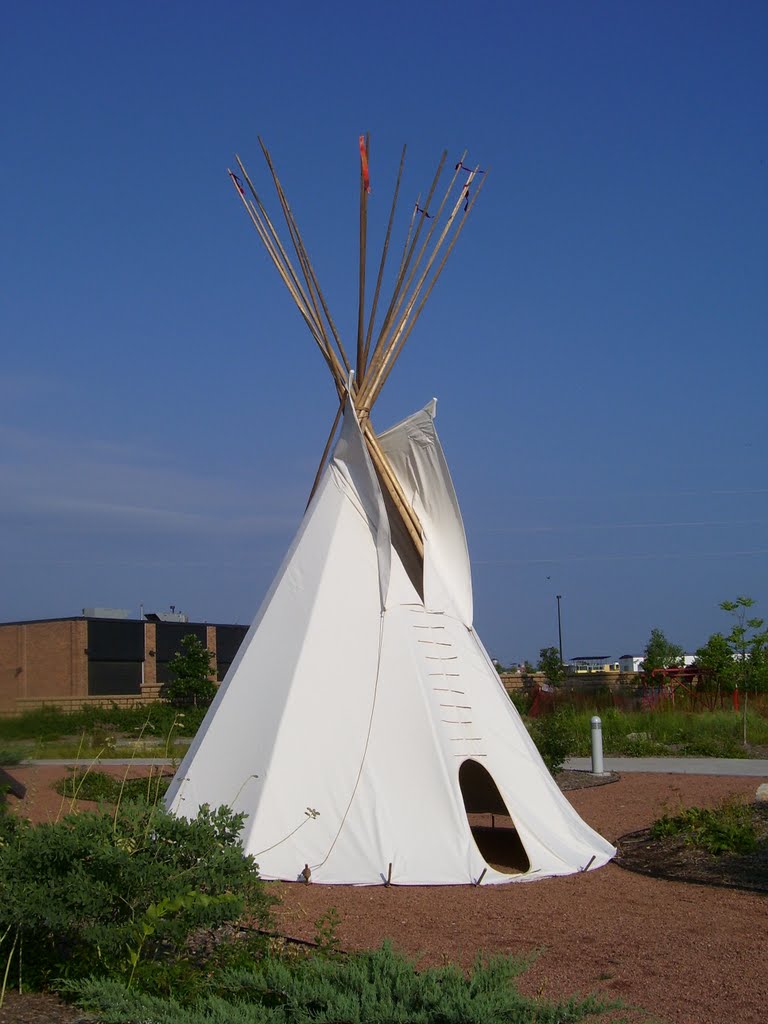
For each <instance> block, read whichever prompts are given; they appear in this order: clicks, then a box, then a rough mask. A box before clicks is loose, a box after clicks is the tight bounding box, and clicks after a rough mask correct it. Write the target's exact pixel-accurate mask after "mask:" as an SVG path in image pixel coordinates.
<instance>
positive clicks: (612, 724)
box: [558, 708, 768, 757]
mask: <svg viewBox="0 0 768 1024" xmlns="http://www.w3.org/2000/svg"><path fill="white" fill-rule="evenodd" d="M595 713H596V711H595V709H590V710H584V711H575V710H572V709H563V710H561V711H560V712H558V714H559V715H562V716H563V717H564V718H565V719H566V721H568V723H569V724H570V728H571V747H572V753H573V754H574V755H575V756H582V757H586V756H588V755H589V753H590V746H591V732H590V718H591V717H592V715H593V714H595ZM599 714H600V717H601V719H602V722H603V747H604V750H605V753H606V754H613V755H618V754H629V755H636V756H643V755H646V756H648V755H652V754H662V753H673V754H682V755H691V756H699V757H746V756H748V755H749V750H748V749H745V748H744V746H743V744H742V742H741V739H742V719H741V715H740V714H738V713H736V712H734V711H706V712H698V713H697V712H691V711H619V710H617V709H616V708H605V709H600V711H599ZM747 726H748V735H749V741H750V744H754V745H757V746H768V719H766V718H764V717H763V716H762V715H761V714H759V713H757V712H755V711H750V713H749V715H748V722H747Z"/></svg>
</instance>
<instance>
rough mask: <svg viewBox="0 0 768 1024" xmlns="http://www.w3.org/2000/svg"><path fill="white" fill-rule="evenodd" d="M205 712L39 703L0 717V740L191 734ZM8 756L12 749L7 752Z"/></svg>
mask: <svg viewBox="0 0 768 1024" xmlns="http://www.w3.org/2000/svg"><path fill="white" fill-rule="evenodd" d="M204 715H205V708H194V707H189V708H187V709H186V710H185V711H184V717H183V718H182V717H181V716H180V715H179V713H178V712H177V711H176V709H175V708H173V707H171V706H170V705H169V704H165V703H163V702H161V701H158V702H157V703H156V704H137V705H136V706H135V707H132V708H124V707H118V706H117V705H114V704H113V705H111V706H110V707H103V708H94V707H84V708H82V709H80V710H79V711H62V710H61V709H60V708H57V707H53V706H49V705H46V706H43V707H41V708H36V709H35V710H34V711H27V712H25V713H24V714H23V715H18V716H15V717H12V718H10V717H9V718H0V740H6V741H7V740H56V739H60V738H61V737H64V736H74V737H77V736H82V735H83V734H84V733H85V734H89V735H90V734H92V733H94V732H100V733H111V734H116V733H124V734H127V735H130V734H133V735H134V736H138V735H139V734H142V735H144V736H159V737H164V736H167V735H168V734H169V733H171V732H173V733H174V734H178V735H181V736H194V735H195V733H196V732H197V730H198V728H199V727H200V723H201V722H202V720H203V716H204ZM8 755H9V756H12V752H11V751H8Z"/></svg>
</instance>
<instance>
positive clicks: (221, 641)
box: [216, 626, 248, 664]
mask: <svg viewBox="0 0 768 1024" xmlns="http://www.w3.org/2000/svg"><path fill="white" fill-rule="evenodd" d="M247 632H248V627H247V626H217V627H216V657H217V658H218V660H219V661H221V662H226V663H227V664H229V663H230V662H233V661H234V660H235V655H236V654H237V652H238V650H239V649H240V644H241V643H242V642H243V640H245V634H246V633H247Z"/></svg>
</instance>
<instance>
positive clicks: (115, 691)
mask: <svg viewBox="0 0 768 1024" xmlns="http://www.w3.org/2000/svg"><path fill="white" fill-rule="evenodd" d="M140 693H141V662H140V661H89V662H88V694H89V696H91V697H103V696H114V697H117V696H138V695H139V694H140Z"/></svg>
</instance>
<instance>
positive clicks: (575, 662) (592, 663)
mask: <svg viewBox="0 0 768 1024" xmlns="http://www.w3.org/2000/svg"><path fill="white" fill-rule="evenodd" d="M567 667H568V668H569V669H570V670H571V671H572V672H618V671H619V665H618V662H615V661H611V659H610V658H609V657H608V655H607V654H587V655H582V656H581V657H579V658H571V660H570V661H569V662H568V666H567Z"/></svg>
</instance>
